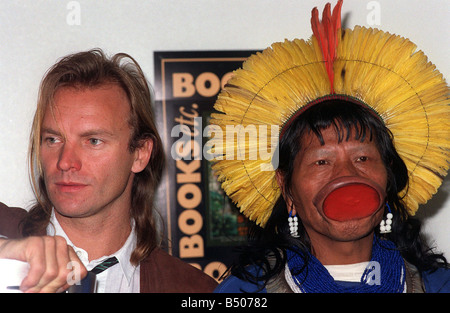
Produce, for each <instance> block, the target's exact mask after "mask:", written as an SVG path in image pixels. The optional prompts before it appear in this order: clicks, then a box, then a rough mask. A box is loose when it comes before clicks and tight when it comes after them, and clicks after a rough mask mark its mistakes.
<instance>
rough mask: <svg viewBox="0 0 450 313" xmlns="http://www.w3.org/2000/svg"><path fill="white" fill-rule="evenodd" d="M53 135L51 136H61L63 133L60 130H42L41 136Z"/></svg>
mask: <svg viewBox="0 0 450 313" xmlns="http://www.w3.org/2000/svg"><path fill="white" fill-rule="evenodd" d="M44 133H46V134H51V135H57V136H61V132H60V131H59V130H54V129H53V128H47V127H45V128H42V130H41V134H44Z"/></svg>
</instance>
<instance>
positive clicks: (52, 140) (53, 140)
mask: <svg viewBox="0 0 450 313" xmlns="http://www.w3.org/2000/svg"><path fill="white" fill-rule="evenodd" d="M44 142H45V143H47V145H49V146H50V145H54V144H56V143H58V142H60V140H59V139H58V138H57V137H45V138H44Z"/></svg>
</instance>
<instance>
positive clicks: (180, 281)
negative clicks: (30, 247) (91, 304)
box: [0, 202, 217, 293]
mask: <svg viewBox="0 0 450 313" xmlns="http://www.w3.org/2000/svg"><path fill="white" fill-rule="evenodd" d="M26 214H27V211H26V210H24V209H20V208H13V207H8V206H6V205H5V204H3V203H1V202H0V235H4V236H6V237H8V238H11V239H12V238H22V235H21V233H20V231H19V223H20V221H21V220H22V219H23V218H24V217H25V216H26ZM140 265H141V269H140V275H141V277H140V290H141V292H142V293H149V292H152V293H153V292H156V293H191V292H192V293H195V292H203V293H205V292H212V291H213V290H214V289H215V288H216V286H217V282H216V281H215V280H214V279H212V278H211V277H209V276H208V275H206V274H204V273H203V272H202V271H200V270H198V269H196V268H194V267H193V266H191V265H189V264H187V263H185V262H183V261H181V260H180V259H178V258H176V257H173V256H171V255H169V254H167V253H166V252H165V251H163V250H162V249H160V248H155V249H154V250H153V251H152V252H151V254H150V255H149V256H148V257H147V258H145V259H144V260H143V261H142V262H141V264H140Z"/></svg>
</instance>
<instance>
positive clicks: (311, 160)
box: [288, 128, 387, 241]
mask: <svg viewBox="0 0 450 313" xmlns="http://www.w3.org/2000/svg"><path fill="white" fill-rule="evenodd" d="M322 135H323V139H324V141H325V145H321V144H320V142H319V140H318V138H317V137H316V135H314V134H307V135H305V136H304V138H303V139H302V150H301V151H300V152H299V153H298V154H297V157H296V159H295V163H294V172H293V175H292V186H291V194H292V197H293V203H294V208H295V209H296V211H297V213H298V215H299V217H300V218H301V220H302V222H303V225H304V226H305V228H306V230H307V231H308V234H309V235H310V237H315V238H320V237H323V236H325V237H327V239H331V240H338V241H352V240H356V239H359V238H362V237H364V236H367V235H368V234H370V233H371V232H372V231H373V229H374V228H375V227H376V226H377V225H378V224H379V222H380V220H381V218H382V215H383V210H382V208H383V205H381V207H380V208H379V209H377V210H376V211H374V212H373V213H372V212H371V214H370V215H369V216H365V217H362V218H360V217H359V218H354V219H351V218H350V219H348V220H344V221H337V220H334V219H331V218H329V217H327V216H326V214H324V212H323V209H322V208H320V207H317V206H316V205H314V204H313V200H314V197H315V196H316V195H317V194H318V192H319V191H320V190H321V189H322V188H323V187H324V186H325V185H326V184H327V183H329V182H331V181H333V180H335V179H338V178H343V177H349V178H350V179H351V177H356V178H357V179H368V180H370V181H373V182H374V183H376V184H377V185H378V186H380V187H381V189H383V190H386V185H387V172H386V168H385V166H384V164H383V161H382V159H381V156H380V153H379V151H378V148H377V146H376V144H375V142H374V141H369V140H368V139H366V140H365V141H363V142H361V141H360V140H355V139H353V138H354V136H353V137H352V136H350V139H349V140H348V141H345V140H344V141H342V142H340V143H339V142H338V138H337V135H336V132H335V130H334V129H333V128H327V129H325V130H323V131H322ZM289 202H290V200H288V205H289V204H290V203H289Z"/></svg>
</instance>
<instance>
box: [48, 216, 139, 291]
mask: <svg viewBox="0 0 450 313" xmlns="http://www.w3.org/2000/svg"><path fill="white" fill-rule="evenodd" d="M47 235H49V236H61V237H63V238H64V239H66V241H67V244H68V245H70V246H72V247H73V249H74V250H75V253H76V254H77V255H78V257H79V258H80V260H81V262H83V264H84V266H85V267H86V269H87V270H88V271H89V270H91V269H93V268H94V267H95V266H97V265H99V264H100V263H102V262H103V261H104V260H106V259H108V258H110V257H112V256H115V257H116V258H117V259H118V260H119V264H116V265H114V266H112V267H110V268H108V269H107V270H105V271H103V272H101V273H99V274H97V276H96V279H97V290H96V292H97V293H116V292H124V293H126V292H136V293H137V292H139V286H140V282H139V279H140V266H139V265H138V266H134V265H133V264H131V262H130V256H131V253H132V252H133V250H134V248H135V247H136V233H135V231H134V223H132V229H131V232H130V235H129V236H128V238H127V240H126V241H125V243H124V245H123V246H122V248H120V249H119V250H118V251H117V252H115V253H113V254H111V255H105V256H103V257H101V258H99V259H96V260H92V261H91V262H89V256H88V253H87V252H86V251H85V250H83V249H81V248H78V247H76V246H75V245H74V244H73V243H72V241H70V239H69V237H67V235H66V233H65V232H64V230H63V229H62V227H61V225H60V224H59V222H58V220H57V219H56V216H55V212H54V211H53V212H52V216H51V218H50V223H49V225H48V226H47Z"/></svg>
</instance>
